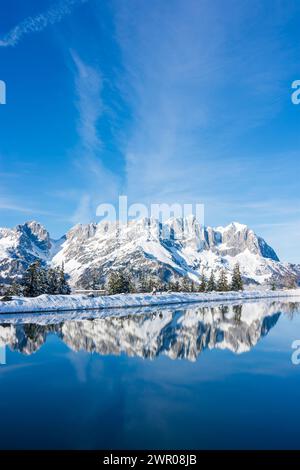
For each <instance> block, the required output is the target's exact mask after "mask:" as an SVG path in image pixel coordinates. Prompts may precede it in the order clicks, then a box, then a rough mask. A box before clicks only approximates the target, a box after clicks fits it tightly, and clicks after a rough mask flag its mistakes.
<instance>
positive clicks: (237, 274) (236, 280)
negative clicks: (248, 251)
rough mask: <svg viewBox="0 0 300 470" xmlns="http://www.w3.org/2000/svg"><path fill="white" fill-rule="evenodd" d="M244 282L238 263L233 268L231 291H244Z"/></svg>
mask: <svg viewBox="0 0 300 470" xmlns="http://www.w3.org/2000/svg"><path fill="white" fill-rule="evenodd" d="M243 289H244V285H243V280H242V276H241V271H240V265H239V264H238V263H237V264H236V265H235V266H234V268H233V274H232V280H231V290H233V291H239V290H243Z"/></svg>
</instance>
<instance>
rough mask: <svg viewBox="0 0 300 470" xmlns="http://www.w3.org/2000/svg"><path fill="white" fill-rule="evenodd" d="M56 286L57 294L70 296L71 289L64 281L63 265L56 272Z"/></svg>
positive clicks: (65, 280)
mask: <svg viewBox="0 0 300 470" xmlns="http://www.w3.org/2000/svg"><path fill="white" fill-rule="evenodd" d="M57 284H58V293H59V294H62V295H70V294H71V288H70V286H69V283H68V281H67V279H66V275H65V271H64V264H62V265H61V268H60V269H59V268H58V272H57Z"/></svg>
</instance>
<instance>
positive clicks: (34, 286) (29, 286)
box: [22, 261, 42, 297]
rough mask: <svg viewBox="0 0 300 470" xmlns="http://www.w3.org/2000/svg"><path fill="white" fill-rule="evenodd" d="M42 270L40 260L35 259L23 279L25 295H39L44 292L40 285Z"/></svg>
mask: <svg viewBox="0 0 300 470" xmlns="http://www.w3.org/2000/svg"><path fill="white" fill-rule="evenodd" d="M40 270H41V263H40V261H35V262H34V263H32V264H31V265H30V266H29V267H28V269H27V271H26V273H25V275H24V277H23V280H22V284H23V286H24V295H25V297H37V296H38V295H40V294H41V293H42V292H41V286H40V281H41V275H40Z"/></svg>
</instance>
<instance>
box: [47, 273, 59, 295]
mask: <svg viewBox="0 0 300 470" xmlns="http://www.w3.org/2000/svg"><path fill="white" fill-rule="evenodd" d="M58 293H59V289H58V275H57V269H54V268H50V269H49V270H48V273H47V294H51V295H56V294H58Z"/></svg>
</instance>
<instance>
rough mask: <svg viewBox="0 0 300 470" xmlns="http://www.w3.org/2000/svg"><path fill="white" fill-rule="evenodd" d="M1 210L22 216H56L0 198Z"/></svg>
mask: <svg viewBox="0 0 300 470" xmlns="http://www.w3.org/2000/svg"><path fill="white" fill-rule="evenodd" d="M0 210H7V211H13V212H20V213H22V214H29V215H30V214H32V215H35V214H36V215H47V216H54V214H53V213H52V212H50V211H45V210H42V209H37V208H33V207H30V206H28V205H20V204H18V203H15V202H13V201H10V200H8V199H3V198H0Z"/></svg>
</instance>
